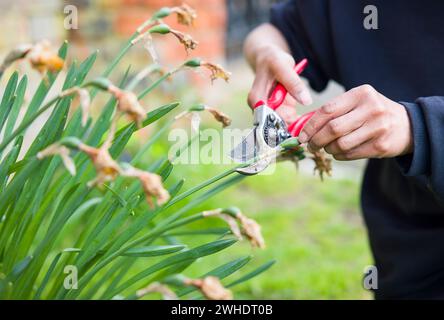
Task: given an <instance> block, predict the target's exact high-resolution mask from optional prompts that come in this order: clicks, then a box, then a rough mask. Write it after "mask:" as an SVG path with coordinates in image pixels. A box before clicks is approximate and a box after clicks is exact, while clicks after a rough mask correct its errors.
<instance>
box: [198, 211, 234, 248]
mask: <svg viewBox="0 0 444 320" xmlns="http://www.w3.org/2000/svg"><path fill="white" fill-rule="evenodd" d="M202 215H203V216H204V217H218V218H221V219H222V220H224V221H225V222H226V223H227V224H228V226H229V227H230V230H231V232H232V233H233V234H234V235H235V236H236V238H238V239H239V240H242V239H243V238H242V232H241V230H240V228H239V225H238V224H237V220H236V219H235V218H234V217H232V216H230V215H229V214H226V213H223V210H222V209H215V210H210V211H204V212H203V213H202Z"/></svg>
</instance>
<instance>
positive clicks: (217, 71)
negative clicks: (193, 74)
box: [200, 61, 231, 82]
mask: <svg viewBox="0 0 444 320" xmlns="http://www.w3.org/2000/svg"><path fill="white" fill-rule="evenodd" d="M200 65H201V66H202V67H204V68H207V69H208V70H210V72H211V81H214V80H216V79H218V78H220V79H224V80H225V81H227V82H228V80H230V76H231V73H230V72H228V71H226V70H224V68H222V66H220V65H219V64H216V63H211V62H206V61H203V62H201V63H200Z"/></svg>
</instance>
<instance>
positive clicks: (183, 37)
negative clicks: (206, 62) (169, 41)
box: [170, 29, 199, 52]
mask: <svg viewBox="0 0 444 320" xmlns="http://www.w3.org/2000/svg"><path fill="white" fill-rule="evenodd" d="M170 33H172V34H173V35H174V36H175V37H176V38H177V39H178V40H179V42H180V43H181V44H183V46H184V47H185V50H186V51H187V52H188V50H194V49H196V48H197V45H198V44H199V43H198V42H197V41H195V40H194V39H193V38H192V37H191V36H190V35H189V34H186V33H183V32H180V31H177V30H174V29H171V31H170Z"/></svg>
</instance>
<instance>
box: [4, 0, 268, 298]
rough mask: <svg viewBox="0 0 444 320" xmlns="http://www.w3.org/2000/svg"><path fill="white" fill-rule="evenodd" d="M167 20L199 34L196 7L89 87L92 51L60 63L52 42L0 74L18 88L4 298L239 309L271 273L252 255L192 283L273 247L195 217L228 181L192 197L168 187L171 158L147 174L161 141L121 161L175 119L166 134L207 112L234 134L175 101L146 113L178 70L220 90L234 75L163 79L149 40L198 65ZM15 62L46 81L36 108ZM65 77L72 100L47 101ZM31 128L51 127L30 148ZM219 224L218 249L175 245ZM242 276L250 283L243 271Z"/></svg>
mask: <svg viewBox="0 0 444 320" xmlns="http://www.w3.org/2000/svg"><path fill="white" fill-rule="evenodd" d="M170 16H175V17H176V18H177V21H178V22H179V23H180V24H183V25H186V26H192V25H193V23H194V20H195V19H196V18H197V13H196V12H195V10H193V9H192V8H191V7H189V6H187V5H182V6H178V7H172V8H162V9H160V10H159V11H157V12H156V13H154V15H153V16H152V17H150V18H148V19H147V21H146V22H144V23H143V24H142V25H141V26H140V27H139V28H138V29H137V30H136V31H135V32H134V34H133V35H132V36H131V38H130V39H129V40H128V42H127V43H126V44H125V45H124V47H123V48H122V50H121V51H120V52H119V53H118V54H117V56H116V58H115V59H114V60H113V61H112V62H111V63H110V64H109V66H108V67H107V68H106V70H104V71H103V72H102V73H100V74H99V75H97V76H93V75H91V73H92V71H91V70H92V69H93V66H94V63H95V61H96V57H97V52H96V53H93V54H92V55H91V56H89V57H88V58H87V59H85V60H84V61H83V62H82V63H80V64H77V63H72V64H71V65H70V66H68V65H66V56H67V51H68V43H66V42H65V43H64V44H63V45H62V46H61V47H60V49H59V50H58V51H57V50H54V49H53V47H52V46H51V44H50V43H49V42H48V41H45V40H44V41H41V42H38V43H36V44H26V45H22V46H19V47H17V48H15V49H14V50H12V51H11V52H10V54H8V55H7V56H6V57H5V59H4V61H3V63H2V64H1V65H0V78H1V77H2V76H6V75H9V79H8V80H7V81H6V83H5V85H6V86H5V88H4V90H2V91H3V96H2V97H1V101H0V298H2V299H140V298H149V297H158V296H156V294H160V295H161V296H163V297H164V298H166V299H177V298H194V297H200V296H202V297H204V298H207V299H231V298H232V297H233V293H232V292H231V291H230V289H228V288H231V287H233V286H235V285H238V284H240V283H242V282H244V281H247V280H249V279H250V278H252V277H253V276H256V275H258V274H260V273H261V272H263V271H265V270H266V269H268V268H269V267H270V266H271V265H272V264H273V262H272V261H271V262H266V263H265V264H262V265H261V266H259V267H256V268H251V267H250V266H249V265H248V266H247V264H248V263H249V262H250V260H252V258H251V256H246V257H238V258H236V259H233V260H231V261H227V262H226V263H224V264H223V265H220V266H218V267H216V268H214V269H211V270H208V271H207V272H206V273H205V274H202V275H201V276H200V277H188V276H187V275H186V273H187V269H188V267H189V266H190V265H192V264H193V263H194V262H195V261H196V260H198V259H200V258H203V257H205V256H208V255H212V254H214V253H217V252H219V251H221V250H224V249H227V248H228V247H230V246H232V245H234V244H235V243H236V242H238V241H242V240H244V241H249V242H250V243H251V245H252V247H257V248H263V247H264V246H265V241H264V239H263V237H262V234H261V230H260V226H259V224H258V223H257V222H256V221H254V220H252V219H251V218H248V217H247V216H245V215H244V214H243V213H241V211H240V210H239V209H236V208H216V209H215V208H208V209H207V210H205V211H202V212H196V210H197V209H196V208H197V206H200V205H203V204H204V203H205V200H207V199H208V198H210V197H212V196H214V195H215V194H216V193H218V192H220V191H222V190H224V189H225V188H227V187H229V186H231V185H233V184H235V183H237V182H239V181H240V180H241V179H243V176H240V175H238V174H237V173H236V171H235V170H236V168H232V169H230V170H228V171H225V172H222V173H220V174H219V175H217V176H215V177H213V178H211V179H209V180H207V181H203V182H201V183H200V184H198V185H196V186H194V187H192V188H190V189H188V190H183V186H184V181H183V180H175V181H174V179H173V178H172V177H173V176H172V175H171V172H172V171H173V170H174V166H173V164H172V160H173V159H168V157H166V156H165V157H163V158H161V159H159V160H158V161H154V162H153V163H151V164H150V165H142V163H143V162H142V161H140V159H141V158H142V156H143V155H144V154H145V152H146V151H147V150H148V149H149V148H150V147H151V146H152V145H153V144H154V143H156V142H159V139H161V135H153V136H152V138H151V139H148V141H146V142H145V145H143V146H142V147H141V150H140V151H139V152H137V153H136V154H135V155H133V156H132V157H131V158H128V156H126V157H121V155H122V153H123V152H124V150H125V147H126V146H127V144H128V142H129V140H130V138H131V137H132V135H133V134H134V133H135V132H136V131H137V130H139V129H141V128H145V127H147V126H149V125H152V124H153V123H155V122H156V121H158V120H159V119H161V118H164V117H167V116H171V117H172V121H166V123H167V124H166V125H167V126H168V125H170V124H172V123H173V122H174V118H177V117H181V116H183V115H187V114H189V113H192V112H199V111H207V112H209V113H211V114H212V115H213V116H214V119H215V120H217V121H219V122H221V123H222V125H223V126H227V125H229V123H230V119H229V117H228V116H227V115H226V114H225V113H223V112H221V111H220V110H219V109H216V108H214V107H208V106H205V105H203V104H201V105H198V106H194V107H189V108H185V109H183V110H186V111H180V110H178V109H180V108H181V106H180V103H179V102H171V103H169V104H166V105H163V106H160V107H157V108H153V107H152V106H149V108H148V107H147V104H146V101H145V100H143V99H144V98H145V97H146V96H148V95H149V94H150V93H151V92H152V91H153V90H155V89H156V87H158V86H159V85H160V84H161V83H162V82H163V81H165V80H166V79H168V78H170V77H172V76H173V75H174V74H176V73H177V72H179V71H186V70H187V69H190V68H191V69H193V68H203V69H206V70H208V71H209V76H210V78H211V81H214V80H216V79H218V78H221V79H223V80H226V81H227V80H228V79H229V76H230V74H229V73H228V72H227V71H225V70H224V69H223V68H222V67H221V66H220V65H217V64H213V63H210V62H207V61H204V60H202V59H199V58H190V59H188V60H187V61H185V62H183V63H182V64H180V65H179V66H178V67H176V68H174V69H172V70H170V71H164V70H163V68H162V67H161V66H160V65H159V61H158V59H157V54H156V53H155V50H154V47H153V45H152V43H153V38H152V36H151V35H152V34H154V33H157V34H161V35H165V36H169V35H171V36H173V37H175V38H176V39H177V40H178V41H179V42H180V43H181V44H182V45H183V46H184V47H185V49H186V50H187V51H188V52H190V53H191V51H192V50H194V49H195V48H196V46H197V45H198V43H197V41H195V40H194V39H193V38H192V37H191V36H190V35H189V34H186V33H182V32H180V31H177V30H175V29H173V28H171V27H170V26H169V25H168V19H170ZM138 43H143V44H144V46H145V47H146V48H147V49H148V52H149V55H150V56H151V59H150V58H149V57H147V61H151V62H152V64H151V65H150V66H148V67H147V68H145V69H143V70H141V71H140V72H138V73H136V74H135V75H134V76H133V77H131V80H130V81H129V80H128V78H129V77H128V73H126V74H124V75H123V76H121V81H120V82H119V83H113V82H111V81H110V80H109V77H110V75H111V74H112V73H113V71H115V69H116V67H117V66H118V65H119V64H122V63H123V62H124V61H125V59H124V58H125V54H126V53H127V52H128V51H129V50H131V48H132V47H133V46H136V45H138ZM26 61H27V62H26ZM20 63H29V64H30V65H31V67H32V68H34V69H35V70H36V71H37V72H38V73H40V74H41V76H42V80H41V83H40V85H39V86H38V88H37V89H36V91H35V92H34V93H33V95H32V99H31V100H30V101H29V102H28V101H26V100H27V99H25V95H26V96H27V95H28V94H29V89H28V88H27V82H28V80H27V76H26V75H19V73H18V72H13V70H11V69H12V68H13V67H14V65H16V64H20ZM159 71H161V72H160V74H159ZM154 74H158V77H157V78H156V79H155V80H154V81H153V82H152V83H151V85H149V86H148V87H146V88H143V89H142V90H141V91H140V92H136V88H138V87H140V85H139V84H140V83H141V80H143V79H144V78H146V77H147V76H148V75H154ZM63 75H65V78H64V80H63V88H62V89H61V91H60V92H59V93H58V94H55V95H53V96H52V97H49V95H50V92H53V91H54V90H51V89H53V86H54V82H55V80H56V78H58V77H59V78H60V77H62V76H63ZM117 76H118V75H114V77H113V78H117ZM98 92H103V95H105V96H108V102H107V103H105V104H104V105H103V106H99V108H98V109H99V110H100V112H99V115H95V116H92V115H91V112H90V111H91V108H90V106H91V105H93V104H98V103H99V101H97V99H95V97H96V95H97V93H98ZM51 94H52V93H51ZM22 111H23V112H22ZM19 114H20V116H19ZM43 114H45V115H46V116H47V117H46V119H44V120H42V119H43ZM21 115H23V116H21ZM36 119H40V120H41V121H40V122H42V121H43V122H44V124H43V126H42V127H41V129H40V130H39V132H38V133H37V135H36V136H35V138H33V139H32V140H31V141H29V139H30V138H29V137H28V135H26V136H25V134H26V133H27V132H28V131H29V129H30V127H31V126H33V125H34V124H35V120H36ZM163 123H165V122H163ZM166 128H167V129H168V127H166ZM25 137H26V138H25ZM26 139H28V140H27V141H26V142H27V143H24V141H25V140H26ZM164 143H165V142H164ZM186 148H187V146H186V145H185V146H184V148H183V149H182V151H183V150H185V149H186ZM177 156H178V155H177ZM123 159H125V160H123ZM217 218H218V219H222V220H223V221H224V223H226V225H227V227H226V228H223V230H221V231H220V232H219V233H217V234H216V235H214V233H213V235H212V236H213V237H214V236H215V238H213V239H210V242H206V241H204V240H202V243H201V244H199V245H194V244H193V245H187V243H185V242H184V241H182V240H181V238H180V237H179V236H177V237H174V240H172V238H171V237H170V236H169V234H172V233H174V232H178V231H184V230H187V228H188V227H189V226H190V225H191V224H192V223H194V222H196V221H199V220H207V221H216V220H217ZM193 230H194V231H193ZM198 231H199V232H196V231H195V229H189V230H188V233H189V234H193V232H195V234H196V239H199V237H197V235H199V234H205V231H206V230H205V229H202V230H198ZM202 239H203V238H202ZM193 243H195V242H193ZM243 267H246V268H247V269H250V270H247V271H243V270H242V271H240V269H243ZM228 276H230V278H229V279H226V278H227V277H228ZM227 280H229V281H227ZM153 294H154V295H153Z"/></svg>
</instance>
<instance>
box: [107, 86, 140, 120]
mask: <svg viewBox="0 0 444 320" xmlns="http://www.w3.org/2000/svg"><path fill="white" fill-rule="evenodd" d="M108 91H109V92H110V93H112V94H113V95H114V96H115V97H116V99H117V102H118V104H117V109H118V110H119V111H120V112H122V113H125V114H126V115H128V117H129V118H130V119H131V120H133V121H134V122H136V125H137V127H138V128H141V127H142V122H143V120H145V117H146V114H145V110H144V109H143V107H142V106H141V105H140V103H139V99H138V98H137V96H136V95H135V94H134V93H133V92H131V91H125V90H121V89H119V88H117V87H115V86H110V87H109V89H108Z"/></svg>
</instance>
